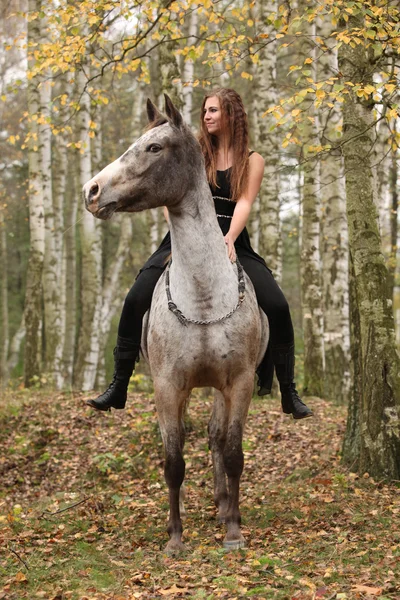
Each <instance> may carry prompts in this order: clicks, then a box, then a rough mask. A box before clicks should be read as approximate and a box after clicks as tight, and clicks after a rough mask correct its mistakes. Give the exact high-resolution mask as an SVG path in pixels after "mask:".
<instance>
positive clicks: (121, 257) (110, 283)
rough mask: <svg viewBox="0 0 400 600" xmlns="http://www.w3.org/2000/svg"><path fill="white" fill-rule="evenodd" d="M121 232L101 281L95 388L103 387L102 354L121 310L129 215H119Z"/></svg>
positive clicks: (129, 229) (127, 249) (130, 228)
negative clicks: (112, 323) (101, 291)
mask: <svg viewBox="0 0 400 600" xmlns="http://www.w3.org/2000/svg"><path fill="white" fill-rule="evenodd" d="M119 220H120V224H121V231H120V235H119V243H118V248H117V251H116V253H115V257H114V260H113V261H112V263H110V265H109V267H108V269H107V272H106V274H105V277H104V281H103V293H102V305H101V313H100V322H99V328H100V336H99V356H100V360H99V369H98V374H97V381H96V387H97V388H101V387H103V386H104V385H105V383H106V382H105V366H104V364H105V363H104V352H105V347H106V344H107V340H108V336H109V335H110V328H111V322H112V319H113V317H114V315H115V313H116V312H117V310H121V305H122V300H123V298H122V295H123V292H122V293H121V292H119V290H121V291H122V290H123V288H122V286H121V274H122V269H123V267H124V264H125V260H126V257H127V255H128V253H129V249H130V247H131V243H132V219H131V215H129V214H124V215H120V219H119Z"/></svg>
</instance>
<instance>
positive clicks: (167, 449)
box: [155, 383, 187, 554]
mask: <svg viewBox="0 0 400 600" xmlns="http://www.w3.org/2000/svg"><path fill="white" fill-rule="evenodd" d="M186 397H187V393H184V394H182V393H179V392H177V391H176V390H175V389H174V388H172V386H170V385H164V384H163V385H162V386H158V385H157V384H156V383H155V401H156V407H157V413H158V421H159V424H160V430H161V435H162V439H163V444H164V453H165V465H164V476H165V481H166V483H167V485H168V490H169V507H170V508H169V521H168V528H167V531H168V533H169V536H170V539H169V542H168V544H167V545H166V548H165V550H166V551H167V552H168V553H171V554H172V553H175V552H179V551H181V550H184V545H183V544H182V521H181V515H180V502H179V501H180V489H181V485H182V483H183V479H184V477H185V461H184V459H183V446H184V443H185V429H184V424H183V408H184V404H185V400H186Z"/></svg>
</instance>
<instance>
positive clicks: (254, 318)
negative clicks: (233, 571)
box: [83, 96, 268, 552]
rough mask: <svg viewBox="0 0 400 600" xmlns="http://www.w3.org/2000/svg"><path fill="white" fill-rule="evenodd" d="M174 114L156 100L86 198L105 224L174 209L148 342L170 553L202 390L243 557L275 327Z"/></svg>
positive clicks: (218, 484) (217, 492)
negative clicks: (256, 417)
mask: <svg viewBox="0 0 400 600" xmlns="http://www.w3.org/2000/svg"><path fill="white" fill-rule="evenodd" d="M165 112H166V117H165V116H163V115H162V114H161V113H159V112H158V110H157V108H156V107H155V106H154V105H153V104H152V102H151V101H150V100H148V102H147V113H148V117H149V121H150V126H149V129H148V130H147V131H146V133H145V134H144V135H143V136H142V137H141V138H139V139H138V140H137V141H136V142H135V143H134V144H132V146H130V148H129V149H128V150H127V151H126V152H125V153H124V154H123V155H122V156H121V157H120V158H118V159H117V160H115V161H114V162H113V163H111V164H110V165H108V166H107V167H105V168H104V169H103V170H102V171H101V172H100V173H99V174H98V175H96V176H95V177H93V179H91V180H90V181H89V182H88V183H86V184H85V186H84V188H83V192H84V197H85V203H86V208H87V209H88V210H89V211H90V212H91V213H93V215H94V216H95V217H98V218H100V219H108V218H110V217H111V215H112V214H113V213H114V212H137V211H141V210H145V209H149V208H155V207H157V206H167V207H168V211H169V217H170V223H169V225H170V231H171V244H172V256H173V260H172V262H171V264H170V266H169V267H168V269H167V271H166V272H164V274H163V276H162V277H161V278H160V280H159V282H158V284H157V286H156V288H155V290H154V295H153V299H152V305H151V310H150V311H149V314H148V319H147V320H146V322H145V324H144V330H143V337H142V351H143V354H144V356H145V358H146V359H147V360H148V362H149V365H150V369H151V374H152V377H153V380H154V397H155V403H156V408H157V413H158V420H159V424H160V429H161V435H162V439H163V444H164V450H165V470H164V472H165V479H166V482H167V485H168V488H169V503H170V513H169V523H168V533H169V536H170V539H169V542H168V544H167V546H166V550H167V551H168V552H176V551H179V550H181V549H183V544H182V540H181V538H182V521H181V510H180V508H181V505H180V494H181V493H182V492H181V486H182V483H183V479H184V475H185V461H184V459H183V446H184V439H185V432H184V425H183V413H184V408H185V403H186V399H187V398H188V397H189V395H190V392H191V390H192V389H193V388H195V387H213V388H215V389H216V390H217V391H216V394H215V403H214V407H213V412H212V416H211V419H210V423H209V445H210V449H211V451H212V458H213V467H214V500H215V504H216V506H217V507H218V516H219V519H220V520H221V521H224V522H225V523H226V527H227V532H226V536H225V539H224V546H225V547H226V548H230V549H235V548H240V547H243V546H244V538H243V536H242V534H241V531H240V511H239V483H240V477H241V474H242V471H243V451H242V438H243V429H244V425H245V422H246V417H247V412H248V408H249V404H250V401H251V397H252V392H253V385H254V372H255V369H256V367H257V365H258V364H259V363H260V361H261V359H262V357H263V355H264V352H265V349H266V346H267V342H268V323H267V319H266V317H265V315H264V313H263V312H262V311H260V309H259V307H258V305H257V300H256V296H255V293H254V289H253V286H252V284H251V282H250V280H249V278H248V277H247V276H246V275H245V274H244V273H241V271H240V268H239V267H238V266H237V265H232V264H231V262H230V260H229V258H228V255H227V251H226V246H225V243H224V239H223V236H222V233H221V230H220V228H219V225H218V222H217V218H216V213H215V208H214V204H213V200H212V196H211V192H210V188H209V185H208V182H207V178H206V173H205V168H204V161H203V156H202V152H201V149H200V146H199V144H198V142H197V140H196V138H195V137H194V135H193V134H192V133H191V131H190V130H189V128H188V127H187V126H186V125H185V124H184V122H183V121H182V117H181V115H180V113H179V112H178V110H177V109H176V108H175V107H174V105H173V104H172V102H171V100H170V99H169V98H168V97H167V96H166V97H165ZM244 287H245V289H246V292H245V297H244V290H243V288H244Z"/></svg>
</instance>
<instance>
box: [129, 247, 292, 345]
mask: <svg viewBox="0 0 400 600" xmlns="http://www.w3.org/2000/svg"><path fill="white" fill-rule="evenodd" d="M240 262H241V263H242V265H243V268H244V270H245V271H246V273H247V274H248V276H249V277H250V279H251V281H252V282H253V285H254V289H255V291H256V296H257V301H258V304H259V306H260V307H261V308H262V310H263V311H264V312H265V314H266V315H267V317H268V321H269V327H270V341H271V345H272V346H274V345H276V344H292V343H293V342H294V334H293V325H292V319H291V317H290V311H289V305H288V303H287V301H286V298H285V296H284V295H283V292H282V290H281V288H280V287H279V285H278V284H277V283H276V281H275V279H274V278H273V276H272V274H271V272H270V271H269V269H267V267H266V266H265V265H263V264H262V263H261V262H260V261H258V260H255V259H253V258H250V257H248V256H243V257H241V258H240ZM163 270H164V269H162V268H159V267H149V268H147V269H144V270H143V271H141V272H140V273H139V275H138V277H137V279H136V281H135V283H134V284H133V286H132V287H131V289H130V290H129V292H128V295H127V296H126V298H125V303H124V307H123V309H122V314H121V318H120V321H119V327H118V335H119V336H120V337H123V338H128V339H130V340H131V341H132V342H134V343H137V344H140V340H141V336H142V322H143V317H144V315H145V313H146V312H147V311H148V310H149V308H150V304H151V298H152V296H153V291H154V288H155V286H156V283H157V281H158V280H159V278H160V277H161V275H162V273H163Z"/></svg>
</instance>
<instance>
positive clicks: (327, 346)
mask: <svg viewBox="0 0 400 600" xmlns="http://www.w3.org/2000/svg"><path fill="white" fill-rule="evenodd" d="M332 31H333V27H332V24H331V22H330V20H329V19H328V18H325V19H324V20H323V21H320V22H319V35H320V36H321V37H322V38H323V39H324V40H325V43H326V44H329V40H330V39H331V38H330V36H331V34H332ZM337 71H338V65H337V50H336V48H334V47H333V48H331V49H329V50H327V51H325V52H324V53H323V54H322V55H321V56H320V57H319V59H318V80H319V81H324V80H327V79H329V77H333V76H335V74H336V73H337ZM325 115H327V116H325ZM319 119H320V122H321V131H322V132H323V134H322V136H321V144H322V145H324V144H327V143H329V144H331V145H332V146H333V148H334V146H335V143H336V139H337V128H338V126H339V125H340V124H341V120H342V115H341V111H340V109H339V108H338V107H337V106H336V105H335V106H333V107H332V108H331V110H329V111H328V112H326V111H321V112H320V115H319ZM320 180H321V188H320V190H321V203H322V214H323V218H322V232H321V233H322V243H321V254H322V273H323V277H322V282H323V307H324V350H325V376H324V398H328V399H329V400H335V401H336V402H340V403H344V402H347V401H348V399H349V392H350V385H351V374H350V323H349V291H348V286H349V281H348V272H349V266H348V233H347V220H346V190H345V184H344V173H343V157H342V154H341V151H340V150H337V151H335V150H334V149H332V150H331V151H330V153H329V154H328V156H327V157H326V158H325V159H324V160H322V162H321V169H320Z"/></svg>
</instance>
